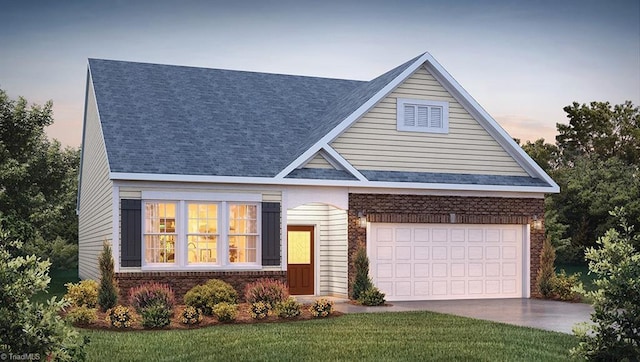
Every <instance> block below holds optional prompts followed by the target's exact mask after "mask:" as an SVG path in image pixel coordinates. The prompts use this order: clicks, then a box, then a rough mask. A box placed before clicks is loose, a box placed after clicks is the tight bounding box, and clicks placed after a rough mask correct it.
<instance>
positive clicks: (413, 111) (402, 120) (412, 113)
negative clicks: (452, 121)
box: [397, 98, 449, 133]
mask: <svg viewBox="0 0 640 362" xmlns="http://www.w3.org/2000/svg"><path fill="white" fill-rule="evenodd" d="M397 130H398V131H406V132H429V133H448V132H449V103H447V102H439V101H425V100H421V99H405V98H398V100H397Z"/></svg>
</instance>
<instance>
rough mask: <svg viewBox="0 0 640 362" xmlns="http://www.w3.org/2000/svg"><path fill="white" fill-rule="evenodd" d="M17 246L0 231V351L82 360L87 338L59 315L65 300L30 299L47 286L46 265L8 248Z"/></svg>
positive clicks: (31, 357)
mask: <svg viewBox="0 0 640 362" xmlns="http://www.w3.org/2000/svg"><path fill="white" fill-rule="evenodd" d="M21 248H22V244H21V243H18V242H16V241H15V240H13V239H11V238H10V237H9V235H8V233H6V232H4V231H2V230H0V352H3V354H4V353H7V354H9V353H11V354H14V355H16V356H22V355H23V354H25V353H29V354H31V355H29V357H30V358H29V359H43V360H44V359H45V358H47V359H51V360H55V361H80V360H84V359H85V357H86V356H85V352H84V346H85V344H86V343H87V342H88V340H87V339H86V338H83V337H82V336H80V334H79V333H78V331H76V330H75V329H73V327H71V326H70V325H68V324H67V323H66V322H65V321H64V320H63V319H62V317H60V311H61V310H62V309H63V308H64V307H66V306H67V303H68V302H66V301H65V300H64V299H63V300H56V298H55V297H53V298H51V299H50V300H49V301H48V302H47V304H46V305H44V304H42V303H33V302H31V297H32V296H33V295H34V294H35V293H37V292H40V291H43V290H45V289H46V288H47V286H48V285H49V282H50V280H51V279H50V278H49V265H50V264H49V262H48V261H41V260H40V259H39V258H37V257H36V256H34V255H28V256H13V255H12V253H11V252H10V251H9V249H12V250H20V249H21ZM5 356H6V355H5ZM9 356H11V355H9ZM10 359H14V358H10Z"/></svg>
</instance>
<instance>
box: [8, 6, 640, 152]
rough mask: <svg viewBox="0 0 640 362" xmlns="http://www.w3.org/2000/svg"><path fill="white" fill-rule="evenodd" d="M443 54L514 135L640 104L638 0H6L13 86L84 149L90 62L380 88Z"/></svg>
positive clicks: (52, 132) (56, 132)
mask: <svg viewBox="0 0 640 362" xmlns="http://www.w3.org/2000/svg"><path fill="white" fill-rule="evenodd" d="M425 51H428V52H430V53H431V54H432V55H433V56H434V57H435V58H436V59H437V60H438V61H439V62H440V63H441V64H442V65H443V66H444V68H445V69H446V70H447V71H448V72H449V73H450V74H451V75H452V76H453V77H454V78H455V79H456V80H457V81H458V83H460V84H461V85H462V87H463V88H465V89H466V90H467V92H468V93H470V94H471V96H473V97H474V98H475V100H476V101H477V102H478V103H479V104H480V105H481V106H482V107H483V108H484V109H485V110H486V111H487V112H488V113H489V114H490V115H492V116H493V118H494V119H496V121H498V123H499V124H500V125H501V126H502V127H503V128H504V129H505V130H506V131H507V132H508V133H509V134H510V135H511V136H512V137H516V138H520V139H521V140H523V141H524V140H531V141H533V140H536V139H538V138H541V137H542V138H545V139H546V140H547V141H548V142H553V141H554V138H555V135H556V123H566V122H567V118H566V114H565V112H564V111H563V110H562V108H563V107H565V106H567V105H570V104H572V102H574V101H575V102H578V103H581V104H582V103H590V102H592V101H609V102H610V103H611V104H620V103H623V102H624V101H626V100H630V101H632V102H633V103H634V105H636V106H638V105H640V1H639V0H607V1H604V0H598V1H594V0H577V1H576V0H567V1H562V0H555V1H547V0H541V1H516V0H510V1H508V0H504V1H498V0H496V1H491V0H487V1H476V0H449V1H445V0H442V1H441V0H436V1H427V0H425V1H419V0H396V1H377V0H371V1H362V0H361V1H352V0H343V1H334V0H323V1H313V2H311V1H309V2H307V1H302V0H298V1H269V0H262V1H255V0H254V1H242V0H237V1H215V0H214V1H197V0H180V1H169V0H157V1H148V0H139V1H136V0H103V1H91V0H64V1H49V0H40V1H36V0H0V89H4V90H5V91H6V92H7V93H8V94H9V96H10V97H11V98H14V99H15V98H17V97H18V96H23V97H25V98H26V99H27V100H28V101H29V102H30V103H37V104H43V103H44V102H46V101H47V100H52V101H53V104H54V106H53V117H54V124H53V125H52V126H50V127H48V128H47V134H48V135H49V137H50V138H55V139H58V140H59V141H60V142H62V144H63V145H67V146H72V147H77V146H79V145H80V144H81V141H82V140H81V138H82V121H83V110H84V97H85V86H86V75H87V59H88V58H103V59H117V60H128V61H139V62H148V63H162V64H177V65H188V66H198V67H207V68H220V69H236V70H247V71H257V72H268V73H281V74H295V75H308V76H320V77H329V78H344V79H357V80H370V79H373V78H375V77H377V76H378V75H380V74H382V73H384V72H386V71H387V70H389V69H392V68H394V67H396V66H397V65H400V64H402V63H404V62H405V61H407V60H409V59H411V58H413V57H415V56H417V55H419V54H421V53H423V52H425Z"/></svg>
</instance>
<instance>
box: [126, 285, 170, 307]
mask: <svg viewBox="0 0 640 362" xmlns="http://www.w3.org/2000/svg"><path fill="white" fill-rule="evenodd" d="M175 302H176V300H175V296H174V294H173V290H172V289H171V287H169V286H168V285H167V284H160V283H146V284H143V285H140V286H138V287H134V288H131V289H130V290H129V303H130V304H131V306H133V307H134V308H135V309H136V311H137V312H138V313H140V314H142V311H143V310H144V309H146V308H149V307H151V306H156V305H161V306H164V307H165V308H166V309H168V310H172V308H173V306H174V305H175Z"/></svg>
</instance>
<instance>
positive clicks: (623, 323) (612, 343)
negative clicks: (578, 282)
mask: <svg viewBox="0 0 640 362" xmlns="http://www.w3.org/2000/svg"><path fill="white" fill-rule="evenodd" d="M611 215H612V216H614V217H616V218H618V219H619V221H620V227H621V230H620V231H618V230H616V229H609V230H608V231H607V232H606V233H605V235H604V236H603V237H601V238H599V239H598V241H597V244H598V248H593V247H591V248H589V249H587V252H586V258H587V260H588V261H589V270H590V272H591V273H593V274H595V275H596V279H595V281H594V283H595V285H596V286H597V287H598V289H597V290H596V291H592V292H588V293H586V295H587V297H590V298H591V299H592V300H593V308H594V312H593V313H592V314H591V320H592V321H593V322H594V323H595V324H591V325H589V324H584V325H581V326H578V327H576V328H574V332H575V334H576V335H577V336H578V339H579V341H580V343H579V345H578V347H576V348H575V349H573V350H572V352H573V353H574V354H575V355H578V356H580V357H583V358H587V359H589V360H597V361H623V360H627V361H637V360H638V356H640V333H639V332H640V236H639V235H638V234H635V233H634V228H633V227H632V226H630V225H629V224H628V222H627V220H626V218H625V216H624V209H621V208H617V209H616V210H615V211H613V212H612V213H611ZM581 292H584V291H581Z"/></svg>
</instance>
